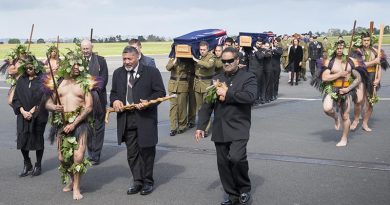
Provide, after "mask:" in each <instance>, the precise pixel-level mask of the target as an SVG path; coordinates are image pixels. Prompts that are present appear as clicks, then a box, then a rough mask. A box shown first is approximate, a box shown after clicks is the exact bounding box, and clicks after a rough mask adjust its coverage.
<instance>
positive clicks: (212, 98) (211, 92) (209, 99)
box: [204, 85, 218, 103]
mask: <svg viewBox="0 0 390 205" xmlns="http://www.w3.org/2000/svg"><path fill="white" fill-rule="evenodd" d="M217 98H218V96H217V88H216V87H215V86H214V85H212V86H210V87H208V88H207V94H206V97H205V99H204V100H205V101H206V103H215V102H216V101H217Z"/></svg>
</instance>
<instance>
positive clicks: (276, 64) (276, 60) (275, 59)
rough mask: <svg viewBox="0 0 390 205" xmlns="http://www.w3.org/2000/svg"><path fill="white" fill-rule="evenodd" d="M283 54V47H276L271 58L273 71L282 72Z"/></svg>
mask: <svg viewBox="0 0 390 205" xmlns="http://www.w3.org/2000/svg"><path fill="white" fill-rule="evenodd" d="M282 54H283V48H282V47H279V46H278V47H276V48H275V49H273V50H272V57H271V64H272V69H273V70H280V58H281V57H282Z"/></svg>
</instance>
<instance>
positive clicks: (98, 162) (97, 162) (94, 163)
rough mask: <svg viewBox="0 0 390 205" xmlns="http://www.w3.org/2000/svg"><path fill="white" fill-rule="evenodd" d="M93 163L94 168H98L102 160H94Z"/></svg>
mask: <svg viewBox="0 0 390 205" xmlns="http://www.w3.org/2000/svg"><path fill="white" fill-rule="evenodd" d="M91 163H92V165H93V166H97V165H99V164H100V160H92V161H91Z"/></svg>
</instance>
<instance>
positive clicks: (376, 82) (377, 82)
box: [372, 79, 381, 88]
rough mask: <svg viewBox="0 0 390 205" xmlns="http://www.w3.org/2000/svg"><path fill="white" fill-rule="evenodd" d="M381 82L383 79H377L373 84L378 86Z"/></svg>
mask: <svg viewBox="0 0 390 205" xmlns="http://www.w3.org/2000/svg"><path fill="white" fill-rule="evenodd" d="M380 82H381V81H380V80H379V79H375V80H374V82H373V83H372V84H373V85H374V87H375V88H376V87H378V86H379V83H380Z"/></svg>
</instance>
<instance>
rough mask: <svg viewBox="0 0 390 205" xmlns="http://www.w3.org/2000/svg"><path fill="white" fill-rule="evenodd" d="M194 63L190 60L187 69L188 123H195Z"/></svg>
mask: <svg viewBox="0 0 390 205" xmlns="http://www.w3.org/2000/svg"><path fill="white" fill-rule="evenodd" d="M194 80H195V64H194V62H192V64H191V66H190V67H189V70H188V124H192V125H195V118H196V101H195V91H194Z"/></svg>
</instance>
